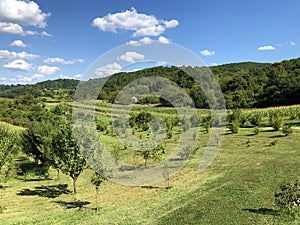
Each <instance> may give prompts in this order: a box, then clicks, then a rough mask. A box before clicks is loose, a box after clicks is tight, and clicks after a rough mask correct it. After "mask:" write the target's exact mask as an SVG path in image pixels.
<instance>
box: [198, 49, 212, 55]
mask: <svg viewBox="0 0 300 225" xmlns="http://www.w3.org/2000/svg"><path fill="white" fill-rule="evenodd" d="M200 53H201V55H203V56H213V55H215V54H216V53H215V52H214V51H209V50H207V49H205V50H203V51H201V52H200Z"/></svg>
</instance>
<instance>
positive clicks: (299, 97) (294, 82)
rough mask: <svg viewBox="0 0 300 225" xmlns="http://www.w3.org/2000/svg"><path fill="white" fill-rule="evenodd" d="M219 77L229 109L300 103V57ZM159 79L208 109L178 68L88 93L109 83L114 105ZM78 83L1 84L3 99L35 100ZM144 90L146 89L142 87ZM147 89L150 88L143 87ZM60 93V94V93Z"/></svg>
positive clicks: (143, 73) (106, 96) (91, 86)
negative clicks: (125, 93) (126, 92)
mask: <svg viewBox="0 0 300 225" xmlns="http://www.w3.org/2000/svg"><path fill="white" fill-rule="evenodd" d="M210 69H211V71H212V72H213V74H214V75H215V76H216V77H217V79H218V82H219V84H220V86H221V89H222V92H223V94H224V97H225V100H226V105H227V108H252V107H269V106H281V105H292V104H300V58H297V59H292V60H285V61H282V62H279V63H273V64H270V63H254V62H243V63H232V64H225V65H220V66H213V67H210ZM148 76H160V77H163V78H167V79H169V80H171V81H174V82H175V83H177V84H178V85H179V86H181V87H182V88H184V89H185V90H186V91H187V93H188V94H189V95H190V96H191V98H192V99H193V100H194V102H195V105H196V107H197V108H207V107H208V104H207V101H206V98H205V96H204V94H203V92H202V91H201V89H200V88H199V87H198V85H196V84H195V82H194V81H193V79H192V78H191V77H189V76H188V75H187V74H186V73H185V72H184V71H182V70H181V69H180V68H177V67H155V68H148V69H143V70H140V71H135V72H129V73H125V72H121V73H117V74H114V75H112V76H110V77H109V79H108V80H107V78H99V79H94V80H89V81H87V82H85V83H84V84H83V85H85V86H86V90H87V92H88V93H89V92H90V91H94V92H95V91H98V90H99V88H98V86H99V84H101V83H103V82H104V81H106V80H107V81H106V83H105V85H104V87H103V89H102V91H101V92H100V94H99V97H98V98H99V99H101V100H106V101H109V102H113V101H114V99H115V97H116V96H117V94H118V92H119V91H120V90H121V89H122V88H123V87H125V86H126V85H127V84H129V83H130V82H132V81H134V80H137V79H139V78H142V77H148ZM78 83H79V81H77V80H66V79H59V80H53V81H50V80H49V81H44V82H41V83H37V84H34V85H0V97H5V98H14V97H16V96H20V95H23V94H25V93H26V94H31V95H33V96H34V97H57V95H59V94H60V93H61V91H62V90H63V91H64V94H65V95H70V96H72V95H73V94H74V90H75V88H76V86H77V84H78ZM141 88H143V87H141ZM144 88H147V87H144ZM57 90H59V91H57ZM156 102H160V103H161V104H164V102H163V100H162V99H155V98H150V99H146V100H144V101H143V102H141V103H156Z"/></svg>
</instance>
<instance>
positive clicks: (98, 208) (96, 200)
mask: <svg viewBox="0 0 300 225" xmlns="http://www.w3.org/2000/svg"><path fill="white" fill-rule="evenodd" d="M96 206H97V208H96V209H97V211H98V210H99V205H98V189H97V188H96Z"/></svg>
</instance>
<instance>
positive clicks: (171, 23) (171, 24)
mask: <svg viewBox="0 0 300 225" xmlns="http://www.w3.org/2000/svg"><path fill="white" fill-rule="evenodd" d="M163 23H164V24H165V26H166V28H173V27H177V26H178V25H179V22H178V21H177V20H170V21H164V22H163Z"/></svg>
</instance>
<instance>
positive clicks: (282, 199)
mask: <svg viewBox="0 0 300 225" xmlns="http://www.w3.org/2000/svg"><path fill="white" fill-rule="evenodd" d="M274 197H275V204H276V205H277V206H278V207H279V208H281V209H284V210H288V212H289V213H291V212H292V209H293V208H294V207H295V206H300V184H299V182H298V181H295V182H294V183H283V184H281V185H280V192H278V193H275V194H274Z"/></svg>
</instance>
